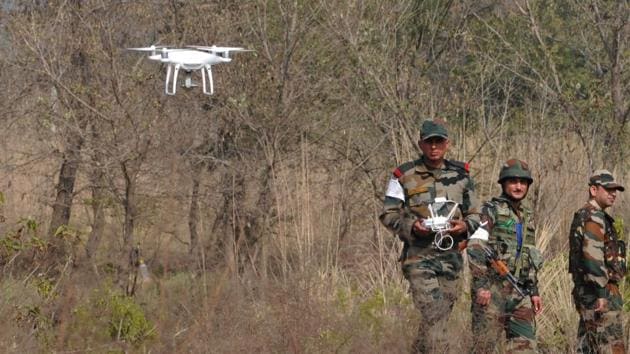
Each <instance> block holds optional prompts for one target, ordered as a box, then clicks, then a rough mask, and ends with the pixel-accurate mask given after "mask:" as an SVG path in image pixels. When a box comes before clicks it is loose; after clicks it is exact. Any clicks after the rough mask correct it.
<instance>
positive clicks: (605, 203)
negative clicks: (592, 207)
mask: <svg viewBox="0 0 630 354" xmlns="http://www.w3.org/2000/svg"><path fill="white" fill-rule="evenodd" d="M590 192H591V197H592V198H593V199H594V200H595V202H596V203H597V204H598V205H599V206H600V207H601V208H602V209H606V208H608V207H610V206H612V205H613V204H615V200H616V199H617V189H615V188H604V187H602V186H591V187H590Z"/></svg>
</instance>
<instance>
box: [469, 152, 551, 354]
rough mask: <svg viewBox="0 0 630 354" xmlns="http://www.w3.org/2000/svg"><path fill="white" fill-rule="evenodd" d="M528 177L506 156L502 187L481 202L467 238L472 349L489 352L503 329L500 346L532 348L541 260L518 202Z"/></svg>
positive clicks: (513, 350) (514, 349) (526, 213)
mask: <svg viewBox="0 0 630 354" xmlns="http://www.w3.org/2000/svg"><path fill="white" fill-rule="evenodd" d="M533 182H534V179H533V178H532V175H531V172H530V170H529V167H528V166H527V164H526V163H525V162H524V161H521V160H516V159H510V160H508V161H506V162H505V164H504V165H503V166H502V168H501V171H500V173H499V181H498V183H499V184H501V189H502V193H501V195H500V196H499V197H496V198H492V200H490V201H489V202H486V203H484V204H483V206H482V207H481V227H479V228H478V229H477V230H476V231H475V232H474V233H473V234H472V235H471V237H470V239H469V241H468V248H467V253H468V257H469V258H468V260H469V263H468V264H469V268H470V271H471V276H472V283H471V297H472V304H471V311H472V329H473V338H474V347H473V350H472V351H473V352H474V353H491V352H492V351H493V349H494V347H495V346H496V343H497V341H498V340H499V339H500V336H501V334H502V332H503V331H505V336H506V338H507V346H506V352H509V353H531V352H536V351H537V345H536V332H535V321H534V318H535V315H538V314H540V313H541V312H542V300H541V297H540V295H539V292H538V277H537V275H538V272H539V271H540V268H541V267H542V263H543V260H542V254H541V253H540V251H539V250H538V249H536V235H535V232H534V231H535V230H534V226H533V225H534V224H533V218H532V212H531V210H530V209H528V208H526V207H525V206H524V205H523V204H522V201H523V199H525V197H526V196H527V192H528V190H529V187H530V185H531V184H532V183H533ZM502 266H503V267H502ZM506 271H509V272H510V274H506V273H505V272H506ZM509 278H511V279H509ZM510 280H511V282H510Z"/></svg>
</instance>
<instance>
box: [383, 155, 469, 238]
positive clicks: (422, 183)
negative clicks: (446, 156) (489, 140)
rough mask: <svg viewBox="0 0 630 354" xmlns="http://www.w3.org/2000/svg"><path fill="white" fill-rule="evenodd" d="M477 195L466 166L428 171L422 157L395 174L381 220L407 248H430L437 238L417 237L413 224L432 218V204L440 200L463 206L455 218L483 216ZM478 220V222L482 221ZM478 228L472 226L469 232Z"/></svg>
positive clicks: (449, 163) (453, 163) (449, 165)
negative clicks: (430, 213)
mask: <svg viewBox="0 0 630 354" xmlns="http://www.w3.org/2000/svg"><path fill="white" fill-rule="evenodd" d="M474 191H475V185H474V182H473V180H472V178H471V177H470V176H469V175H468V170H467V165H465V164H464V163H462V162H457V161H449V160H445V161H444V164H443V166H442V167H441V168H438V169H433V170H432V169H429V168H427V166H426V165H425V164H424V158H423V157H420V159H418V160H415V161H409V162H407V163H404V164H402V165H401V166H399V167H398V168H396V169H395V170H394V172H393V175H392V177H391V180H390V181H389V184H388V187H387V191H386V193H385V201H384V206H383V211H382V213H381V215H380V220H381V222H382V223H383V225H385V227H387V228H388V229H389V230H391V231H392V232H394V233H395V234H396V235H398V237H400V239H401V240H402V241H403V242H405V243H406V245H405V247H406V248H408V247H409V246H417V247H421V248H426V247H428V246H430V245H431V244H432V242H433V237H419V236H417V235H415V234H414V232H413V224H414V222H415V221H416V220H418V219H424V218H427V217H428V216H429V210H428V205H429V203H432V202H433V201H434V199H435V198H436V197H445V198H446V199H450V200H453V201H455V202H457V203H459V211H458V214H456V215H455V218H462V217H466V216H468V215H470V214H477V213H478V212H479V202H478V200H477V198H476V196H475V192H474ZM468 219H469V221H468V222H469V223H474V222H475V221H474V220H475V218H474V217H472V218H468ZM476 220H477V222H478V218H477V219H476ZM475 226H476V225H470V224H469V225H468V229H469V230H470V229H472V228H473V227H475ZM463 237H464V238H465V237H466V236H465V235H464V236H463ZM455 248H456V247H455Z"/></svg>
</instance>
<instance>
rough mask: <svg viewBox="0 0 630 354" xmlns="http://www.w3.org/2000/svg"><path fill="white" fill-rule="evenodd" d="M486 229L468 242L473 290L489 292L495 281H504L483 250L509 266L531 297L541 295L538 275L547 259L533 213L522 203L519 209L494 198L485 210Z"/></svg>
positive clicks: (484, 207) (483, 221)
mask: <svg viewBox="0 0 630 354" xmlns="http://www.w3.org/2000/svg"><path fill="white" fill-rule="evenodd" d="M481 221H482V224H481V225H482V226H481V227H479V228H478V229H477V230H476V231H475V232H474V233H473V234H472V236H471V237H470V239H469V240H468V248H467V249H466V252H467V254H468V257H469V258H468V261H469V263H468V264H469V267H470V271H471V275H472V278H473V283H472V288H473V291H475V292H476V291H477V290H478V289H479V288H486V289H487V288H488V287H489V284H488V283H489V282H491V281H503V280H504V279H502V278H501V277H500V276H499V274H498V273H497V272H496V271H495V270H494V269H492V268H491V267H490V266H489V261H488V258H487V256H486V254H485V252H484V251H483V249H482V248H481V247H482V246H486V247H490V248H491V249H493V250H494V251H495V252H496V254H497V255H498V256H499V258H500V259H501V260H502V261H503V262H504V263H505V264H506V265H507V266H508V268H509V270H510V272H511V273H512V274H513V275H514V276H515V277H516V278H517V279H518V281H519V283H521V284H523V288H524V290H527V291H528V292H529V293H530V295H532V296H534V295H538V294H539V293H538V272H539V271H540V269H541V268H542V264H543V258H542V254H541V252H540V251H539V250H538V249H537V248H536V232H535V229H534V222H533V218H532V212H531V210H530V209H528V208H526V207H524V206H523V204H522V203H520V204H519V205H518V207H516V208H515V206H514V204H513V203H512V202H511V201H510V200H509V199H508V198H507V197H506V196H505V195H501V196H500V197H498V198H492V200H490V201H489V202H486V203H484V204H483V206H482V208H481Z"/></svg>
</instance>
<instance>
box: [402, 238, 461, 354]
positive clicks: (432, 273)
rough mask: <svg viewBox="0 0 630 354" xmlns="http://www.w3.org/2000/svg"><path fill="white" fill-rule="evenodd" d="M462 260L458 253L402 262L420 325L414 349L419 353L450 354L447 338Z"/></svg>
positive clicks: (423, 256)
mask: <svg viewBox="0 0 630 354" xmlns="http://www.w3.org/2000/svg"><path fill="white" fill-rule="evenodd" d="M462 268H463V259H462V256H461V254H460V253H459V252H453V251H450V252H439V253H438V252H437V251H432V250H431V252H427V254H419V255H416V256H414V257H412V258H409V259H406V260H405V261H404V262H403V265H402V270H403V274H404V276H405V278H406V279H407V280H408V281H409V290H410V291H411V295H412V297H413V302H414V305H415V307H416V308H417V309H418V310H419V311H420V314H421V317H422V318H421V322H420V326H419V328H418V334H417V337H416V340H415V342H414V345H413V351H414V352H416V353H433V352H447V351H448V348H446V345H447V343H442V342H445V340H443V338H444V337H445V335H444V333H445V329H446V323H447V321H448V317H449V314H450V313H451V310H452V308H453V305H454V304H455V301H456V300H457V297H458V295H459V291H458V290H459V289H458V288H459V286H458V285H459V275H460V273H461V270H462Z"/></svg>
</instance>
